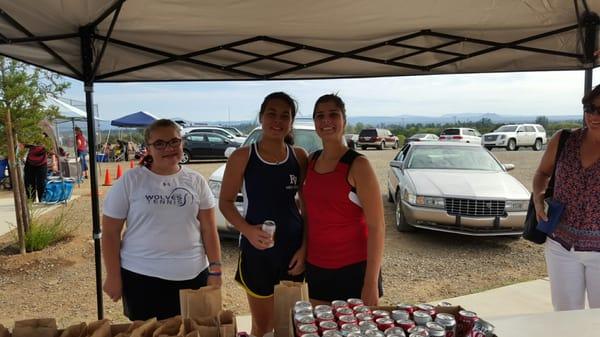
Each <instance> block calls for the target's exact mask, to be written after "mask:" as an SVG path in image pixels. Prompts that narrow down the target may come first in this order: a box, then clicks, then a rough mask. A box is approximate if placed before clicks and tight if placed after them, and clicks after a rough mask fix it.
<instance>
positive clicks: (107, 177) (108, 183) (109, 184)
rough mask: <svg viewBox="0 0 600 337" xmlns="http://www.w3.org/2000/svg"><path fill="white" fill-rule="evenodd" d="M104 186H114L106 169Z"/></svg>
mask: <svg viewBox="0 0 600 337" xmlns="http://www.w3.org/2000/svg"><path fill="white" fill-rule="evenodd" d="M102 186H112V181H110V172H108V169H106V173H104V184H103V185H102Z"/></svg>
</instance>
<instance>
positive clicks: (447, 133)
mask: <svg viewBox="0 0 600 337" xmlns="http://www.w3.org/2000/svg"><path fill="white" fill-rule="evenodd" d="M439 140H440V141H452V142H462V143H472V144H481V133H479V131H477V130H476V129H471V128H448V129H446V130H444V131H442V133H440V139H439Z"/></svg>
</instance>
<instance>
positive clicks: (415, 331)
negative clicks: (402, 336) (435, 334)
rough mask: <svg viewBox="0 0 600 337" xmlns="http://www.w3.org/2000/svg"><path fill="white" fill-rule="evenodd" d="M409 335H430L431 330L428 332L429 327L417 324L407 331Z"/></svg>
mask: <svg viewBox="0 0 600 337" xmlns="http://www.w3.org/2000/svg"><path fill="white" fill-rule="evenodd" d="M407 333H408V335H409V336H412V335H415V336H425V337H427V336H429V332H427V329H426V328H425V327H422V326H415V327H412V328H410V329H409V330H408V331H407Z"/></svg>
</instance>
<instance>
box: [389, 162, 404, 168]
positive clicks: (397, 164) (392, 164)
mask: <svg viewBox="0 0 600 337" xmlns="http://www.w3.org/2000/svg"><path fill="white" fill-rule="evenodd" d="M403 164H404V162H403V161H400V160H392V161H391V162H390V167H395V168H398V169H401V170H402V169H404V165H403Z"/></svg>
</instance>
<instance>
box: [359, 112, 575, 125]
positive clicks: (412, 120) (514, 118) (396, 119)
mask: <svg viewBox="0 0 600 337" xmlns="http://www.w3.org/2000/svg"><path fill="white" fill-rule="evenodd" d="M536 117H537V116H533V115H529V116H523V115H498V114H495V113H465V114H452V115H450V114H448V115H442V116H438V117H427V116H415V115H400V116H379V117H377V116H349V117H348V123H349V124H356V123H359V122H360V123H363V124H371V125H377V124H380V123H384V124H402V125H403V124H416V123H421V124H428V123H435V124H445V123H455V122H477V121H480V120H481V119H482V118H489V119H491V120H492V122H493V123H531V122H534V121H535V119H536ZM546 117H548V120H549V121H550V122H559V121H578V120H581V119H582V118H583V116H582V115H558V116H546Z"/></svg>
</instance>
